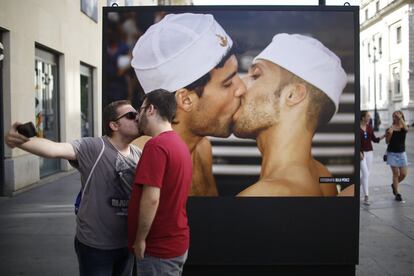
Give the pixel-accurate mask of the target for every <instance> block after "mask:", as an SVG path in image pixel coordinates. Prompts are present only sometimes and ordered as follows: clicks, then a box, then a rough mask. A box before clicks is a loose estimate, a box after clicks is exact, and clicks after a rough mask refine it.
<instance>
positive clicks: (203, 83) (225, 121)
mask: <svg viewBox="0 0 414 276" xmlns="http://www.w3.org/2000/svg"><path fill="white" fill-rule="evenodd" d="M232 47H233V41H232V39H231V38H230V36H229V35H228V34H227V33H226V32H225V31H224V30H223V28H222V27H221V26H220V25H219V24H218V23H217V21H216V20H215V19H214V17H213V16H212V15H210V14H191V13H183V14H168V15H167V16H165V17H164V18H163V19H162V20H161V21H160V22H158V23H156V24H154V25H152V26H151V27H150V28H149V29H148V30H147V31H146V32H145V33H144V35H142V36H141V37H140V39H139V40H138V41H137V43H136V45H135V47H134V50H133V59H132V62H131V65H132V67H134V70H135V73H136V75H137V78H138V80H139V82H140V84H141V86H142V88H143V89H144V92H145V93H149V92H151V91H153V90H155V89H165V90H167V91H170V92H172V93H175V99H176V101H177V115H176V118H175V120H174V122H173V128H174V130H175V131H176V132H177V133H178V134H179V135H180V137H181V138H182V139H183V140H184V141H185V143H186V144H187V146H188V147H189V149H190V152H191V157H192V162H193V180H192V185H191V191H190V195H193V196H217V195H218V191H217V187H216V183H215V180H214V177H213V173H212V149H211V144H210V142H209V140H208V139H207V137H206V136H216V137H228V136H229V135H230V134H231V124H232V117H233V114H234V113H235V112H236V110H237V109H238V107H239V106H240V97H241V96H242V95H243V94H244V93H245V91H246V87H245V86H244V84H243V82H242V81H241V79H240V77H239V76H238V74H237V68H238V63H237V59H236V57H235V55H234V54H233V51H232Z"/></svg>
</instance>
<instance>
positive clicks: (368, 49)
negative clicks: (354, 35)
mask: <svg viewBox="0 0 414 276" xmlns="http://www.w3.org/2000/svg"><path fill="white" fill-rule="evenodd" d="M367 55H368V57H369V58H370V57H371V43H369V42H368V44H367Z"/></svg>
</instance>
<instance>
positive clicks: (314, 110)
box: [277, 65, 336, 131]
mask: <svg viewBox="0 0 414 276" xmlns="http://www.w3.org/2000/svg"><path fill="white" fill-rule="evenodd" d="M277 66H278V67H279V68H280V70H281V74H282V77H281V79H282V81H281V89H283V87H285V86H286V85H288V84H290V83H301V84H303V85H305V87H306V89H307V91H308V95H309V103H308V107H307V109H306V117H307V119H308V124H307V125H306V127H307V128H308V129H310V130H312V131H316V130H317V129H318V128H319V127H321V126H323V125H325V124H327V123H328V122H329V121H330V120H331V118H332V116H333V115H334V114H335V111H336V108H335V104H334V102H333V101H332V100H331V99H330V98H329V97H328V95H326V94H325V93H324V92H323V91H322V90H320V89H319V88H317V87H316V86H314V85H312V84H310V83H309V82H307V81H305V80H304V79H302V78H301V77H299V76H297V75H295V74H294V73H292V72H290V71H289V70H287V69H285V68H283V67H281V66H279V65H277Z"/></svg>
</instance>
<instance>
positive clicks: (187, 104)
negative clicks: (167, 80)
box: [175, 88, 194, 112]
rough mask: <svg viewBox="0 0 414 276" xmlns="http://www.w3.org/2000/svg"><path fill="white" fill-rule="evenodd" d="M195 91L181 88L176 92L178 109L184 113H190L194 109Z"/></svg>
mask: <svg viewBox="0 0 414 276" xmlns="http://www.w3.org/2000/svg"><path fill="white" fill-rule="evenodd" d="M193 94H194V92H193V91H190V90H188V89H185V88H180V89H178V90H177V91H176V92H175V100H176V101H177V107H178V108H181V109H183V110H184V111H187V112H190V111H191V110H192V109H193Z"/></svg>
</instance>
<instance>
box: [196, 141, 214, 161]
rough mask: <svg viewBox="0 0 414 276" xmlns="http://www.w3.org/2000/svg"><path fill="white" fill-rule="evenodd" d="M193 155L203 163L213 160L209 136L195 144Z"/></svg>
mask: <svg viewBox="0 0 414 276" xmlns="http://www.w3.org/2000/svg"><path fill="white" fill-rule="evenodd" d="M193 157H195V158H196V159H197V160H199V161H200V162H202V163H208V162H210V161H211V162H212V149H211V142H210V140H208V138H206V137H203V138H202V139H201V140H200V142H198V143H197V145H196V146H195V149H194V152H193Z"/></svg>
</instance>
